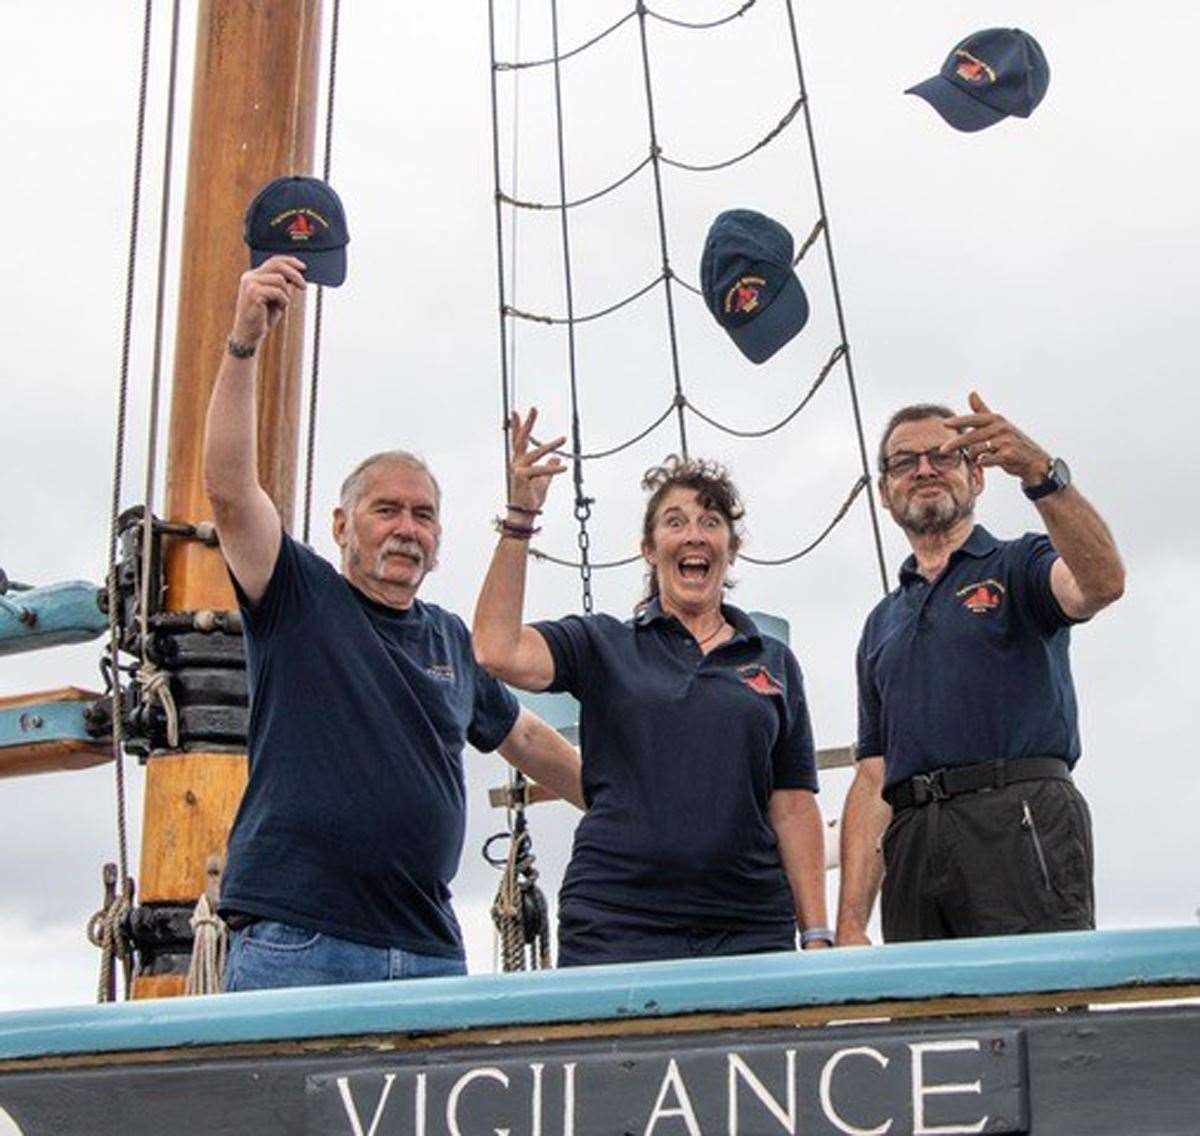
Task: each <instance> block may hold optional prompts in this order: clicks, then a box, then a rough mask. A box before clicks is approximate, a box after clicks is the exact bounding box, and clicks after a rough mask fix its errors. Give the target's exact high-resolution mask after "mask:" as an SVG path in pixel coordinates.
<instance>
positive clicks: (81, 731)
mask: <svg viewBox="0 0 1200 1136" xmlns="http://www.w3.org/2000/svg"><path fill="white" fill-rule="evenodd" d="M91 703H92V699H91V698H88V699H87V700H86V701H53V702H26V703H22V704H20V705H18V706H8V707H5V708H3V709H0V750H4V749H7V748H8V747H10V746H29V745H36V744H37V743H39V742H83V743H86V744H88V745H94V744H95V743H96V741H97V739H96V738H94V737H92V736H91V735H90V734H89V733H88V732H87V728H86V725H85V723H84V718H83V715H84V711H85V710H86V709H87V708H88V706H90V705H91Z"/></svg>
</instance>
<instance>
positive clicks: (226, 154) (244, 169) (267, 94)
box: [134, 0, 321, 998]
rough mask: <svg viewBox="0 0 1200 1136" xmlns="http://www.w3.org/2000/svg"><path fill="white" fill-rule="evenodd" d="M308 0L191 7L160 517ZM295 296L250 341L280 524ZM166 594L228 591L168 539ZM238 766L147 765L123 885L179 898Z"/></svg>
mask: <svg viewBox="0 0 1200 1136" xmlns="http://www.w3.org/2000/svg"><path fill="white" fill-rule="evenodd" d="M320 33H321V0H204V2H203V3H201V5H200V8H199V13H198V23H197V32H196V65H195V67H196V69H195V79H194V84H193V94H192V119H191V137H190V143H189V155H188V180H187V199H186V204H185V207H184V212H183V221H182V250H183V253H182V256H183V265H182V270H181V283H180V292H179V318H178V331H177V335H176V344H175V375H174V385H173V391H172V402H171V428H170V448H169V453H168V459H167V500H166V507H165V515H166V517H167V518H168V519H169V520H172V521H189V522H196V521H201V520H211V518H212V513H211V510H210V509H209V506H208V501H207V500H206V498H205V496H204V482H203V470H202V452H203V438H204V417H205V411H206V410H207V407H208V399H209V394H210V393H211V390H212V382H213V378H214V377H215V374H216V370H217V366H218V364H219V363H220V359H221V352H222V350H223V349H224V344H225V337H226V336H227V335H228V333H229V326H230V322H231V319H232V316H233V306H234V298H235V295H236V291H237V280H238V276H239V274H240V273H241V272H243V271H244V270H245V269H246V267H247V265H248V261H247V251H246V247H245V245H244V244H243V243H242V215H243V213H244V211H245V208H246V205H247V203H248V202H249V201H250V198H251V197H252V196H253V195H254V193H255V191H256V190H257V189H258V188H259V187H260V186H261V185H263V184H264V183H265V182H267V181H269V180H270V179H271V178H274V177H278V176H280V175H281V174H289V173H311V172H313V153H314V139H315V131H316V101H317V79H318V70H319V55H320V52H319V46H320ZM303 346H304V306H303V304H299V305H293V307H292V309H291V311H290V312H289V314H288V317H287V320H286V322H285V324H284V325H283V326H281V327H280V328H279V329H277V331H276V332H275V334H274V335H273V336H272V337H271V339H270V340H269V342H268V343H267V345H266V348H265V350H264V351H263V352H262V353H261V357H260V362H259V369H258V383H259V386H258V463H259V475H260V477H261V479H262V483H263V486H264V487H265V488H266V490H267V492H268V493H269V494H270V495H271V498H272V500H274V502H275V504H276V506H277V507H278V509H279V513H280V516H281V517H282V518H283V524H284V527H285V528H288V529H290V528H291V527H292V521H293V513H294V503H295V492H296V461H297V441H298V437H297V434H298V422H299V408H300V390H301V356H302V353H303ZM165 564H166V578H167V594H166V603H167V607H168V608H169V609H170V610H172V611H199V610H227V609H230V608H232V607H233V606H234V598H233V593H232V590H231V588H230V586H229V581H228V578H227V576H226V573H225V569H224V566H223V564H222V563H221V559H220V555H219V553H218V552H217V551H215V550H214V549H210V548H206V547H205V546H204V545H202V544H199V543H197V542H193V541H182V540H174V539H171V538H168V543H167V546H166V551H165ZM245 780H246V759H245V757H244V755H230V754H208V753H186V754H171V755H165V756H158V757H153V758H151V759H150V761H149V763H148V765H147V771H146V796H145V816H144V822H143V830H142V855H141V869H140V873H139V878H138V893H139V894H138V899H139V901H140V902H141V903H171V904H192V903H195V901H196V899H197V898H198V897H199V895H200V893H201V892H202V891H203V890H204V873H205V865H206V862H207V860H208V857H209V855H211V854H212V853H223V852H224V850H225V843H226V839H227V837H228V833H229V827H230V825H231V823H232V821H233V815H234V812H235V810H236V809H237V804H238V801H239V800H240V798H241V794H242V790H243V788H244V786H245ZM182 991H183V978H182V976H179V977H176V976H161V977H154V976H149V977H142V978H138V979H136V980H135V982H134V997H135V998H150V997H161V996H167V995H175V994H180V993H182Z"/></svg>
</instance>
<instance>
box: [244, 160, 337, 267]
mask: <svg viewBox="0 0 1200 1136" xmlns="http://www.w3.org/2000/svg"><path fill="white" fill-rule="evenodd" d="M244 236H245V240H246V244H248V245H249V246H250V267H251V268H257V267H258V266H259V265H260V264H262V262H263V261H264V260H268V259H269V258H270V257H273V256H278V255H279V254H280V253H286V254H287V255H288V256H295V257H299V258H300V259H301V260H302V261H304V278H305V279H306V280H308V281H310V282H311V283H313V284H327V285H328V286H329V287H331V288H336V287H337V286H338V285H339V284H341V283H342V281H343V280H345V279H346V245H347V244H349V242H350V234H349V232H348V231H347V229H346V213H345V210H343V209H342V202H341V198H339V197H338V195H337V194H336V193H334V191H333V187H332V186H329V185H326V184H325V182H323V181H321V179H320V178H314V177H303V176H301V175H299V174H292V175H289V176H287V177H278V178H276V179H275V180H274V181H271V182H268V183H267V184H266V185H264V186H263V187H262V189H260V190H259V191H258V193H256V194H255V195H254V200H253V201H251V202H250V206H249V208H247V210H246V227H245V233H244Z"/></svg>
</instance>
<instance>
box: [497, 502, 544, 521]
mask: <svg viewBox="0 0 1200 1136" xmlns="http://www.w3.org/2000/svg"><path fill="white" fill-rule="evenodd" d="M504 507H505V508H506V509H507V510H508V511H509V512H510V513H520V514H521V516H523V517H540V516H541V515H542V511H541V509H527V508H526V507H525V506H524V505H514V504H513V503H512V502H511V501H509V503H508V504H507V505H505V506H504Z"/></svg>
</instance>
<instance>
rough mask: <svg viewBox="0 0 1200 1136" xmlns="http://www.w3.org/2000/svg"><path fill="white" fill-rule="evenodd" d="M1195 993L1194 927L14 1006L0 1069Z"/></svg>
mask: <svg viewBox="0 0 1200 1136" xmlns="http://www.w3.org/2000/svg"><path fill="white" fill-rule="evenodd" d="M1197 983H1200V927H1171V928H1159V929H1153V930H1137V931H1099V932H1096V931H1088V932H1069V933H1065V934H1059V935H1025V936H1014V937H997V938H991V939H959V940H954V941H947V942H941V943H903V944H896V945H890V946H881V947H864V948H859V949H854V950H839V951H821V952H818V953H812V954H801V953H798V952H794V953H787V954H778V955H755V956H750V957H744V958H723V959H694V960H686V961H679V962H662V963H639V964H635V965H621V966H595V967H578V968H575V969H571V970H564V971H543V972H540V973H519V974H498V975H479V976H476V977H471V978H430V979H423V980H419V981H411V982H396V983H368V984H364V985H361V986H327V987H306V988H300V989H294V990H268V991H258V992H254V993H247V994H227V995H219V996H209V997H203V998H180V999H170V1000H158V1001H155V1000H150V1001H139V1002H125V1003H121V1004H117V1005H104V1006H87V1007H81V1008H70V1009H56V1010H33V1011H21V1012H17V1013H10V1014H0V1060H11V1059H19V1058H31V1057H43V1056H48V1055H52V1054H71V1053H97V1052H100V1053H104V1052H118V1051H129V1050H143V1049H164V1048H170V1047H175V1046H195V1045H222V1044H232V1043H240V1042H273V1041H284V1040H295V1039H299V1038H314V1037H344V1036H354V1035H358V1034H374V1033H431V1032H441V1031H446V1030H461V1029H471V1028H479V1027H495V1026H506V1025H534V1024H538V1025H541V1024H551V1023H555V1022H579V1021H611V1020H614V1019H616V1020H625V1019H633V1018H655V1017H663V1016H668V1015H676V1014H689V1013H700V1012H709V1013H712V1012H723V1011H724V1012H732V1011H754V1010H776V1009H787V1008H804V1007H812V1006H840V1005H848V1004H850V1005H853V1004H864V1005H865V1006H869V1004H870V1003H874V1002H891V1001H912V1000H921V999H932V998H949V997H970V996H985V995H991V996H1003V995H1019V994H1028V993H1035V992H1045V991H1049V992H1067V991H1092V990H1106V989H1114V988H1122V987H1134V988H1136V987H1139V986H1166V985H1192V984H1197ZM866 1013H867V1014H868V1015H869V1010H867V1011H866Z"/></svg>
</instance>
